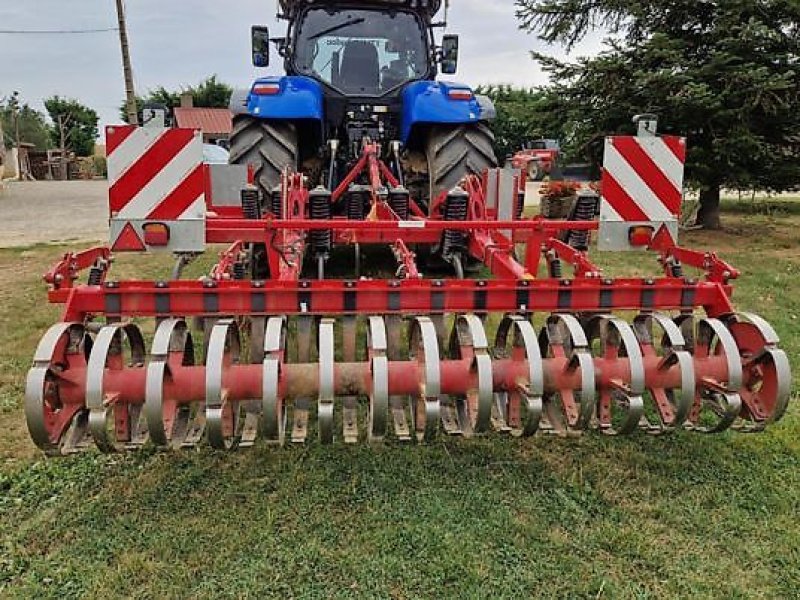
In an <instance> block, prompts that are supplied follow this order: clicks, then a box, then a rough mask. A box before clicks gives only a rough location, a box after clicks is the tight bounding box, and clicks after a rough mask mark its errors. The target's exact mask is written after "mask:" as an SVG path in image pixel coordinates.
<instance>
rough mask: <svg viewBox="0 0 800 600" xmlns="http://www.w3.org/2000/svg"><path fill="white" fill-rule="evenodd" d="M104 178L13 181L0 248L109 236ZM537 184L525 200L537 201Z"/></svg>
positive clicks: (6, 194)
mask: <svg viewBox="0 0 800 600" xmlns="http://www.w3.org/2000/svg"><path fill="white" fill-rule="evenodd" d="M107 189H108V188H107V182H105V181H65V182H62V181H34V182H12V183H9V184H7V185H6V186H5V189H4V190H2V191H0V248H13V247H20V246H31V245H33V244H42V243H63V242H98V241H105V240H106V239H107V238H108V206H107ZM538 191H539V184H538V183H532V184H529V185H528V197H527V202H526V204H527V205H528V206H536V205H538V203H539V196H538Z"/></svg>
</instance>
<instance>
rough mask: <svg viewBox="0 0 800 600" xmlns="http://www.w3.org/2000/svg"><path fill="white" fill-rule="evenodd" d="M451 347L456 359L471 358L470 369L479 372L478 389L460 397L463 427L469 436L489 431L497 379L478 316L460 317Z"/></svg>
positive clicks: (461, 426)
mask: <svg viewBox="0 0 800 600" xmlns="http://www.w3.org/2000/svg"><path fill="white" fill-rule="evenodd" d="M450 348H451V355H452V356H453V357H454V358H465V357H471V359H472V360H471V363H472V364H471V365H470V371H471V372H473V373H475V374H477V380H478V389H477V390H476V391H475V392H470V393H468V394H467V397H466V398H463V397H462V398H458V399H457V400H456V406H457V408H458V418H459V425H460V429H461V431H462V433H463V434H464V435H466V436H469V435H472V434H480V433H485V432H487V431H488V430H489V425H490V422H491V416H492V402H493V400H494V380H493V374H492V359H491V357H490V356H489V343H488V342H487V340H486V331H485V330H484V328H483V322H482V321H481V320H480V318H479V317H478V316H476V315H458V316H456V318H455V323H454V324H453V335H452V336H451V338H450ZM465 354H466V356H465Z"/></svg>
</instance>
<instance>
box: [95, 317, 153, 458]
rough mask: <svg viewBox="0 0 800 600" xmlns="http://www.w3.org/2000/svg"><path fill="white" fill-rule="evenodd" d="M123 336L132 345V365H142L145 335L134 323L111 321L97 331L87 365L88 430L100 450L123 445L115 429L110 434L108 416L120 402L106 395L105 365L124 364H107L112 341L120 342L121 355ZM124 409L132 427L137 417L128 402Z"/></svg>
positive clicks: (108, 450) (114, 448)
mask: <svg viewBox="0 0 800 600" xmlns="http://www.w3.org/2000/svg"><path fill="white" fill-rule="evenodd" d="M123 336H124V337H125V338H126V339H127V340H128V344H129V346H130V351H131V366H132V367H133V366H138V367H142V366H143V365H144V339H143V338H142V333H141V332H140V331H139V328H138V327H137V326H136V325H133V324H132V323H128V324H123V323H112V324H110V325H106V326H105V327H103V328H102V329H101V330H100V332H99V333H98V334H97V338H96V339H95V343H94V345H93V346H92V351H91V353H90V354H89V362H88V364H87V366H86V408H87V409H88V410H89V433H90V434H91V436H92V439H94V442H95V444H96V445H97V447H98V448H99V449H100V451H101V452H117V451H119V450H121V449H122V443H123V442H124V441H123V442H120V441H119V440H118V439H117V436H116V433H114V434H113V435H112V436H111V437H110V436H109V431H108V419H109V417H110V416H112V414H113V413H114V412H115V411H116V409H117V406H115V402H114V401H113V399H111V398H107V397H106V394H105V390H104V386H103V382H104V380H105V370H106V368H115V367H116V368H117V369H122V368H123V367H124V365H122V364H121V363H118V364H116V365H109V364H108V360H109V354H110V353H111V350H112V344H115V343H117V344H119V347H117V348H115V350H116V353H115V356H121V354H122V338H123ZM123 410H126V411H128V417H129V427H130V426H132V425H133V424H134V423H131V421H132V420H134V419H130V417H132V416H133V414H131V411H130V410H129V407H128V406H124V407H123ZM135 414H138V413H135ZM136 420H138V419H136Z"/></svg>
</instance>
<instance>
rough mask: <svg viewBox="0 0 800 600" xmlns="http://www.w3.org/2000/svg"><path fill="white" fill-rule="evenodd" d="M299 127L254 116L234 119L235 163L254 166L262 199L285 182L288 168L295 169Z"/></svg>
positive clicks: (256, 181)
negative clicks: (285, 172)
mask: <svg viewBox="0 0 800 600" xmlns="http://www.w3.org/2000/svg"><path fill="white" fill-rule="evenodd" d="M297 145H298V142H297V128H296V127H295V124H294V123H291V122H288V121H265V120H263V119H256V118H254V117H251V116H250V115H237V116H235V117H234V118H233V132H232V133H231V156H230V163H231V164H232V165H252V166H253V168H254V169H255V184H256V185H257V186H258V188H259V190H260V191H261V194H262V198H265V199H266V198H269V194H270V193H271V192H272V190H273V189H274V188H275V186H277V185H278V184H279V183H280V182H281V174H282V173H283V170H284V169H285V168H286V167H289V169H290V170H292V171H294V170H296V169H297V161H298V147H297Z"/></svg>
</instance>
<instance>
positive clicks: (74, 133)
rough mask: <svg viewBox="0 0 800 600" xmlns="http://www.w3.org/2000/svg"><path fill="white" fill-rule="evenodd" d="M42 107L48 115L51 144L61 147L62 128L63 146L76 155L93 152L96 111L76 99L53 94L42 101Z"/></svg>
mask: <svg viewBox="0 0 800 600" xmlns="http://www.w3.org/2000/svg"><path fill="white" fill-rule="evenodd" d="M44 107H45V108H46V109H47V114H48V115H49V116H50V121H51V125H50V127H49V131H50V139H51V140H52V143H53V146H55V147H61V141H62V140H61V136H62V129H63V134H64V146H65V148H66V149H68V150H71V151H72V152H74V153H75V154H77V155H78V156H91V155H92V154H94V145H95V140H97V136H98V131H97V123H98V121H99V118H98V116H97V113H96V112H95V111H94V110H93V109H91V108H89V107H88V106H84V105H83V104H81V103H80V102H78V101H77V100H73V99H71V98H61V97H60V96H53V97H52V98H48V99H47V100H45V101H44Z"/></svg>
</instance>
